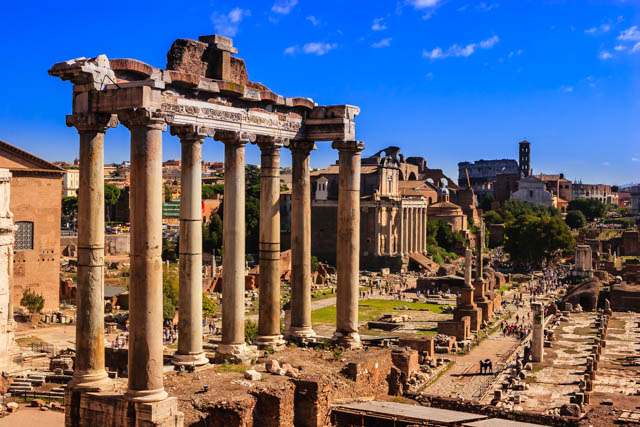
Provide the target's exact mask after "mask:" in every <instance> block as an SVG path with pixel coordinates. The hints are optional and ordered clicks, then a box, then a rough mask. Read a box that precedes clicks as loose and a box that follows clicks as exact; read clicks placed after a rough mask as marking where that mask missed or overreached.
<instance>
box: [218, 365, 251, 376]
mask: <svg viewBox="0 0 640 427" xmlns="http://www.w3.org/2000/svg"><path fill="white" fill-rule="evenodd" d="M247 369H248V366H246V365H245V364H244V363H238V364H233V363H223V364H221V365H217V366H216V372H217V373H219V374H224V373H227V372H240V373H244V371H246V370H247Z"/></svg>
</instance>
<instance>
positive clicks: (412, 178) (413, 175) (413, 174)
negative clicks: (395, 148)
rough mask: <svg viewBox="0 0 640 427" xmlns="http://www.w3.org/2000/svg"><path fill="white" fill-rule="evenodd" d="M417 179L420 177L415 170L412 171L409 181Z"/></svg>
mask: <svg viewBox="0 0 640 427" xmlns="http://www.w3.org/2000/svg"><path fill="white" fill-rule="evenodd" d="M417 179H418V177H417V176H416V174H415V172H411V173H410V174H409V181H415V180H417Z"/></svg>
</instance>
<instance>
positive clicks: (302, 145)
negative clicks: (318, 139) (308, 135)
mask: <svg viewBox="0 0 640 427" xmlns="http://www.w3.org/2000/svg"><path fill="white" fill-rule="evenodd" d="M287 148H288V149H289V150H291V151H292V152H294V151H297V152H303V153H307V154H309V153H310V152H312V151H313V150H315V149H316V143H315V141H308V140H292V141H289V144H288V146H287Z"/></svg>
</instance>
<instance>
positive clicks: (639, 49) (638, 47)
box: [629, 42, 640, 53]
mask: <svg viewBox="0 0 640 427" xmlns="http://www.w3.org/2000/svg"><path fill="white" fill-rule="evenodd" d="M636 52H640V42H638V43H636V44H634V45H633V47H632V48H631V50H630V51H629V53H636Z"/></svg>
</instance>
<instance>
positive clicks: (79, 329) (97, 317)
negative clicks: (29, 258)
mask: <svg viewBox="0 0 640 427" xmlns="http://www.w3.org/2000/svg"><path fill="white" fill-rule="evenodd" d="M117 124H118V121H117V119H116V118H115V117H112V116H111V114H98V113H93V114H91V113H90V114H76V115H70V116H67V126H75V128H76V129H77V130H78V133H79V134H80V183H79V188H78V289H77V291H78V292H77V294H76V305H77V311H76V361H75V369H74V371H73V378H72V380H71V382H70V383H69V386H70V387H72V388H74V389H87V390H100V389H104V388H106V387H107V386H108V385H109V384H110V381H109V378H108V376H107V372H106V370H105V365H104V134H105V132H106V131H107V129H108V128H109V127H115V126H117ZM11 314H13V313H11Z"/></svg>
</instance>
